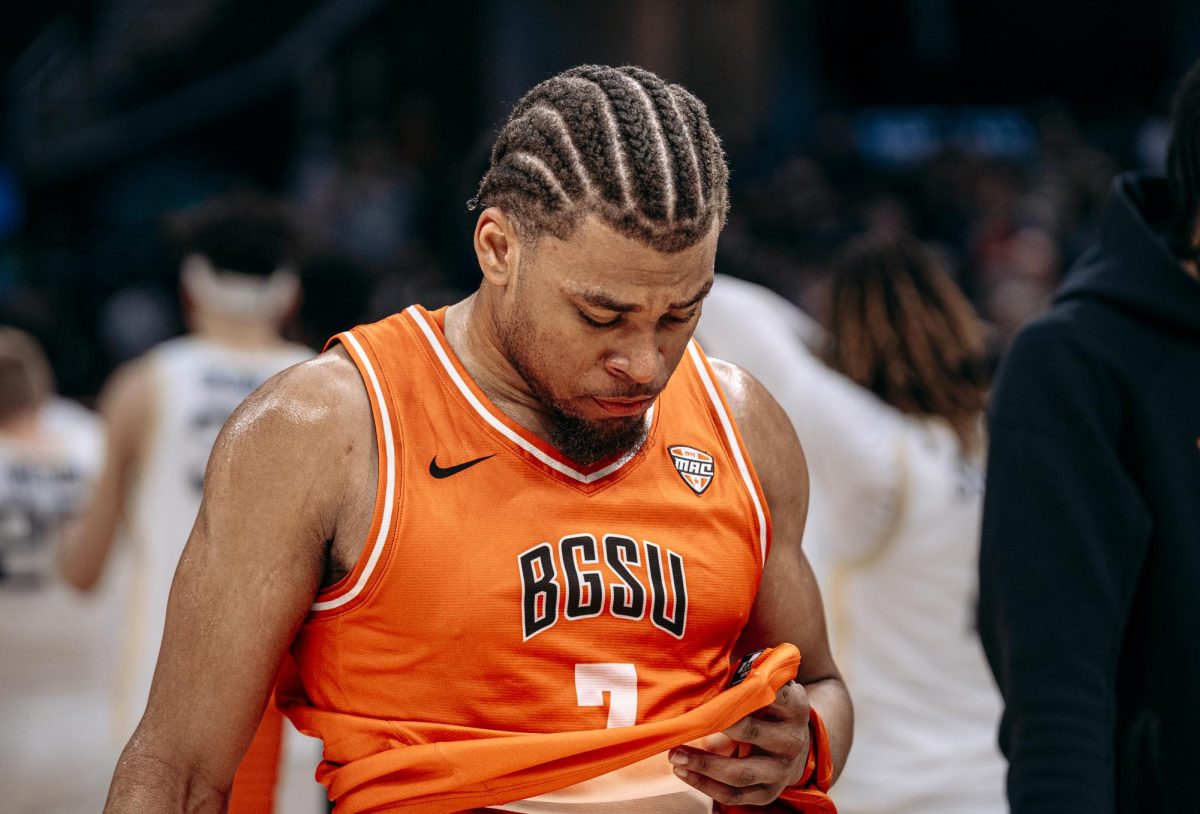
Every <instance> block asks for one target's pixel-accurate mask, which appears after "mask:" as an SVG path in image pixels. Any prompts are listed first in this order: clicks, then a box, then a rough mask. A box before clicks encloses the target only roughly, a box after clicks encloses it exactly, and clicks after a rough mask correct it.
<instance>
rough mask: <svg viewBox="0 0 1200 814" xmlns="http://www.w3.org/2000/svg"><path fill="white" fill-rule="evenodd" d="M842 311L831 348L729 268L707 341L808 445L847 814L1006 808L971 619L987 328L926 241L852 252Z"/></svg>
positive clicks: (996, 711)
mask: <svg viewBox="0 0 1200 814" xmlns="http://www.w3.org/2000/svg"><path fill="white" fill-rule="evenodd" d="M828 302H829V305H830V307H829V308H828V312H829V314H830V320H829V329H830V330H829V335H828V337H826V338H824V339H823V340H818V341H817V343H814V344H818V345H822V346H825V349H827V352H824V353H823V352H822V350H815V349H814V350H810V349H809V348H808V347H807V346H806V345H805V344H804V342H803V341H802V332H806V331H807V332H811V330H812V325H813V323H812V322H811V320H809V319H808V317H807V315H805V314H804V313H803V312H802V311H801V310H800V309H798V308H797V307H796V306H794V305H792V303H790V302H788V301H787V300H785V299H784V298H783V297H780V296H778V295H777V294H775V293H774V292H772V291H769V290H767V289H764V288H762V287H761V286H757V285H754V284H752V283H748V282H745V281H742V280H738V279H735V278H730V277H725V276H723V275H718V277H717V282H716V285H714V286H713V290H712V293H711V294H710V295H709V298H708V300H707V301H706V302H705V306H704V317H703V318H702V319H701V321H700V326H699V327H698V328H697V334H698V336H699V337H700V339H701V341H702V342H703V343H704V347H705V348H706V349H707V350H708V351H710V352H712V353H714V354H716V355H719V356H721V357H722V358H724V359H729V360H730V361H734V362H737V363H739V364H743V365H744V366H745V367H746V369H747V370H749V371H751V372H752V373H753V374H754V375H755V376H757V377H758V378H759V379H760V380H761V381H762V382H763V383H764V384H765V385H767V386H768V387H769V388H770V390H771V392H772V393H773V394H774V395H775V396H776V397H777V398H778V399H779V402H780V404H781V405H783V407H784V409H786V410H787V413H788V415H789V416H790V417H791V419H792V423H793V425H794V426H795V428H796V433H797V435H799V437H800V439H801V442H802V443H803V444H804V450H805V457H806V460H807V461H808V465H809V472H810V475H811V479H812V481H811V482H812V496H813V497H812V507H813V510H812V511H811V512H810V514H809V521H808V524H807V527H806V532H805V544H804V547H805V548H806V549H808V550H809V551H810V556H812V557H813V561H814V570H815V571H816V573H817V574H818V576H819V577H821V578H822V580H821V584H822V585H823V586H824V587H825V592H824V593H825V600H826V609H827V611H828V613H829V623H830V624H829V626H830V635H831V638H832V642H833V652H834V654H835V656H836V657H837V661H838V664H839V666H840V667H841V668H842V670H843V672H844V675H845V678H846V682H847V684H848V685H849V686H850V688H851V690H852V691H853V692H854V707H855V737H854V741H855V743H854V753H853V754H852V755H851V756H850V760H849V761H848V762H847V764H846V768H845V771H844V772H843V773H842V776H841V778H840V779H839V780H838V785H837V787H836V788H835V789H834V792H833V797H834V800H835V802H836V803H837V805H838V809H839V810H840V811H841V812H842V814H909V813H910V812H920V814H1001V812H1004V811H1006V810H1007V806H1006V804H1005V800H1004V761H1003V758H1001V756H1000V752H999V750H998V749H997V747H996V726H997V724H998V722H999V719H1000V695H999V693H998V692H997V690H996V686H995V683H994V682H993V680H992V677H991V675H990V673H989V672H988V668H987V663H986V661H985V659H984V655H983V648H982V646H981V644H980V641H979V636H978V634H977V633H976V631H975V625H974V621H973V620H974V612H975V603H976V599H977V597H978V592H979V578H978V571H977V561H978V555H979V523H980V515H981V513H982V505H983V473H982V466H983V445H984V443H985V439H984V437H983V433H982V431H981V430H982V411H983V401H984V389H985V380H984V376H983V369H984V365H983V360H982V355H983V348H984V345H983V326H982V324H981V323H980V321H979V319H978V317H977V316H976V315H975V313H974V311H973V310H972V308H971V306H970V303H969V302H968V301H967V299H966V297H964V296H963V294H962V292H961V291H959V290H958V288H957V287H956V286H955V285H954V283H953V282H952V281H951V279H950V278H949V277H948V276H947V275H946V274H945V273H944V272H943V271H942V269H941V268H940V266H939V263H938V262H937V261H936V260H935V259H934V258H933V257H932V256H931V255H930V253H929V252H928V251H926V250H925V249H924V247H922V246H921V245H920V244H918V243H917V242H916V241H914V240H912V239H911V238H884V237H879V236H874V235H868V236H863V237H860V238H858V239H857V240H855V241H853V242H851V243H850V244H849V245H848V246H847V247H846V249H845V250H844V251H843V252H842V253H841V255H840V256H839V258H838V259H837V261H836V262H835V263H834V266H833V269H832V274H831V276H830V287H829V298H828ZM823 350H824V349H823ZM822 355H824V357H825V360H823V359H822ZM826 360H827V363H826Z"/></svg>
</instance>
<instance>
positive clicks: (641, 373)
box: [606, 334, 664, 384]
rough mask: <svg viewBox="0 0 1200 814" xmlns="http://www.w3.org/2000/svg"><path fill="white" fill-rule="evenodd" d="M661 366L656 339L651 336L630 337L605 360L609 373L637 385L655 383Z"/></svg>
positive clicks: (661, 361)
mask: <svg viewBox="0 0 1200 814" xmlns="http://www.w3.org/2000/svg"><path fill="white" fill-rule="evenodd" d="M663 364H664V359H663V354H662V351H661V350H660V349H659V347H658V338H657V337H656V336H654V335H653V334H651V335H649V336H645V335H643V336H637V337H630V338H629V340H628V341H627V342H625V343H624V344H623V345H622V346H621V347H620V348H618V349H616V350H614V351H613V352H612V353H610V354H609V356H608V359H607V360H606V367H607V368H608V370H609V372H611V373H613V374H614V375H616V376H619V377H622V378H625V379H629V380H630V381H632V382H635V383H637V384H650V383H651V382H653V381H655V379H657V378H658V375H659V373H660V372H661V370H662V366H663Z"/></svg>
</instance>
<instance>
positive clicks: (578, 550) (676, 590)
mask: <svg viewBox="0 0 1200 814" xmlns="http://www.w3.org/2000/svg"><path fill="white" fill-rule="evenodd" d="M517 563H518V565H519V566H520V572H521V607H522V630H523V631H524V636H525V640H526V641H528V640H529V639H531V638H532V637H534V636H536V635H537V634H539V633H541V632H542V631H544V630H549V629H550V628H552V627H554V625H555V624H557V623H558V620H559V618H560V617H561V618H564V619H567V620H568V621H574V620H576V619H588V618H590V617H593V616H599V615H600V614H602V613H605V612H607V613H610V614H612V615H613V616H615V617H617V618H618V619H643V618H645V617H646V606H647V602H648V603H649V608H650V623H651V624H652V625H654V626H655V627H656V628H658V629H659V630H662V631H665V632H666V633H669V634H671V635H672V636H674V637H675V638H677V639H682V638H683V633H684V631H685V630H686V629H687V580H686V578H685V575H684V568H683V557H681V556H679V555H678V554H676V553H675V552H674V551H671V550H670V549H664V548H662V547H660V546H658V545H656V544H655V543H652V542H650V541H649V540H644V541H643V542H642V545H640V546H639V545H638V543H637V541H636V540H634V539H633V538H632V537H626V536H625V535H623V534H605V535H604V537H603V542H602V543H597V541H596V538H595V537H594V536H593V535H591V534H569V535H567V536H566V537H563V538H562V539H561V540H559V541H558V546H557V547H555V546H552V545H551V544H550V543H541V544H540V545H536V546H534V547H533V548H531V549H529V550H528V551H525V552H524V553H522V554H521V555H520V556H519V557H517Z"/></svg>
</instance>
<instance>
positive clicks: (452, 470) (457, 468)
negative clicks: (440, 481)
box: [429, 453, 496, 478]
mask: <svg viewBox="0 0 1200 814" xmlns="http://www.w3.org/2000/svg"><path fill="white" fill-rule="evenodd" d="M495 457H496V454H495V453H492V454H491V455H484V456H483V457H482V458H476V459H475V460H473V461H467V462H466V463H461V464H455V465H454V466H447V467H445V468H442V467H440V466H438V465H437V456H436V455H434V456H433V458H432V459H431V460H430V461H429V474H430V475H433V476H434V477H435V478H448V477H450V476H451V475H457V474H458V473H459V472H462V471H463V470H464V469H470V468H471V467H473V466H474V465H475V464H479V463H483V462H484V461H486V460H487V459H488V458H495Z"/></svg>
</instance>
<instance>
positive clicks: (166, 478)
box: [62, 195, 323, 814]
mask: <svg viewBox="0 0 1200 814" xmlns="http://www.w3.org/2000/svg"><path fill="white" fill-rule="evenodd" d="M169 230H170V231H171V232H172V237H174V238H175V240H176V241H177V242H178V245H179V247H180V248H181V249H182V253H183V255H182V256H183V259H182V264H181V269H180V286H181V291H182V295H183V300H184V305H185V310H186V315H187V319H188V322H189V327H190V329H191V332H190V333H189V334H188V335H187V336H184V337H180V338H177V339H174V340H170V341H168V342H165V343H163V344H162V345H159V346H158V347H157V348H155V349H153V350H151V351H150V352H149V353H148V354H146V355H145V356H143V357H141V358H139V359H136V360H134V361H132V362H130V363H129V364H127V365H126V366H124V367H122V368H121V369H119V370H118V371H117V372H116V373H115V374H114V375H113V378H112V380H111V381H110V382H109V383H108V385H107V386H106V388H105V391H104V392H103V393H102V395H101V399H100V404H101V411H102V413H103V415H104V418H105V420H106V422H107V426H108V429H109V437H110V441H109V454H108V456H107V459H106V463H105V467H104V471H103V474H102V477H101V479H100V483H99V486H98V489H97V493H96V497H95V500H94V501H93V502H92V503H91V505H90V506H89V508H88V510H87V511H86V512H85V514H84V516H83V517H82V519H81V521H80V523H79V524H77V526H75V527H74V528H73V529H72V533H71V534H70V535H69V537H68V546H67V548H66V549H65V551H64V556H63V558H62V564H63V571H64V574H65V575H66V576H67V578H68V579H69V580H70V582H71V583H72V584H74V585H75V586H76V587H78V588H80V589H84V590H86V589H88V588H90V587H91V586H92V585H93V584H94V583H95V581H96V579H97V578H98V576H99V574H100V573H101V570H102V568H103V567H104V564H105V561H106V560H107V559H108V557H109V552H110V551H111V550H112V546H113V541H114V539H115V538H116V536H117V527H118V525H122V524H123V527H124V531H125V532H126V534H127V536H128V540H129V542H130V544H131V548H132V556H133V559H134V577H133V588H132V592H131V596H130V601H129V608H128V611H127V621H126V622H125V623H124V624H123V626H122V627H123V633H124V636H125V641H124V643H123V644H122V656H123V659H124V664H123V666H122V669H121V674H120V676H119V684H118V690H117V698H116V704H115V705H116V714H117V718H118V724H119V728H120V731H121V732H123V733H124V734H123V735H122V739H124V738H127V737H128V735H129V733H132V732H133V730H134V728H135V727H136V725H137V722H138V719H139V718H140V717H141V714H142V711H143V709H144V708H145V703H146V698H147V697H148V695H149V692H150V684H151V677H152V676H153V673H154V664H155V662H156V660H157V658H158V648H159V642H160V640H161V639H162V628H163V620H164V618H165V616H166V608H167V595H168V591H169V590H170V586H171V579H172V576H173V575H174V573H175V567H176V563H177V562H178V561H179V555H180V552H181V551H182V550H183V544H184V542H185V541H186V540H187V537H188V532H189V531H190V530H191V525H192V520H193V519H194V518H195V516H196V511H197V509H198V507H199V505H200V497H201V491H202V489H203V483H204V466H205V462H206V461H207V459H208V454H209V451H210V450H211V449H212V444H213V440H214V439H215V438H216V435H217V432H218V430H219V429H220V427H221V425H222V424H223V423H224V422H225V419H226V418H228V417H229V414H230V413H231V412H233V410H234V408H235V407H237V405H238V404H239V403H240V402H241V401H242V400H243V399H244V398H245V397H246V396H248V395H249V394H250V393H251V392H252V391H253V390H254V389H255V388H256V387H258V386H259V385H260V384H262V383H263V381H265V380H266V379H267V378H268V377H270V376H271V375H273V374H274V373H276V372H278V371H279V370H281V369H283V368H285V367H288V366H289V365H293V364H295V363H297V362H300V361H303V360H305V359H308V358H310V357H311V356H312V354H311V352H310V351H309V350H308V349H307V348H304V347H302V346H299V345H294V344H291V343H288V342H285V341H284V340H283V339H282V338H281V336H280V330H281V328H282V326H283V323H284V321H285V320H286V319H287V317H288V316H289V315H290V314H291V313H292V311H293V310H294V309H295V308H296V306H297V305H298V297H299V295H300V291H299V284H298V282H297V277H296V273H295V272H294V271H293V269H292V267H291V265H290V263H291V262H292V260H291V253H292V252H293V246H294V244H295V242H296V241H295V236H294V233H293V227H292V226H291V223H290V221H289V218H288V216H287V213H286V212H285V211H284V210H283V209H282V208H281V207H280V206H279V205H278V204H276V203H275V202H273V201H271V200H269V199H265V198H260V197H257V196H248V195H239V196H234V197H229V198H221V199H215V200H212V201H210V202H208V203H205V204H202V205H200V206H199V207H196V208H194V209H192V210H189V211H186V212H184V213H181V214H179V215H177V216H175V217H174V218H173V219H172V220H171V221H170V222H169ZM272 712H273V710H272ZM281 723H282V722H281V721H280V720H279V719H278V718H274V719H273V723H272V720H270V719H269V720H268V721H267V723H266V724H264V727H265V728H266V729H270V728H271V727H272V726H273V727H275V728H276V729H277V728H278V727H279V726H280V725H281ZM288 728H289V729H291V727H290V726H289V727H288ZM277 735H278V732H277V731H276V732H274V733H264V737H266V738H267V741H268V742H269V743H270V742H277V740H278V738H277ZM305 741H308V739H300V737H299V735H298V734H293V736H290V739H289V741H288V743H289V745H291V746H292V748H290V749H289V750H288V760H289V761H292V760H294V762H295V763H296V764H297V766H296V770H295V773H294V774H293V775H292V777H294V778H296V779H293V780H289V781H287V782H285V783H284V786H283V787H282V788H281V791H282V792H283V793H284V795H288V794H296V795H299V797H300V799H299V800H297V801H296V802H294V803H291V804H289V805H286V806H284V805H282V800H281V806H280V809H279V810H281V811H287V812H289V814H291V812H306V811H318V810H323V805H322V804H321V796H322V794H321V792H320V789H319V787H317V785H316V784H315V783H314V782H313V781H312V772H313V769H314V767H315V766H316V764H317V762H318V760H319V747H318V746H317V745H316V744H315V743H311V742H305ZM254 754H256V755H257V754H259V753H258V751H257V750H256V751H255V752H254ZM274 757H276V755H273V754H270V753H269V752H268V754H267V755H266V756H265V759H266V761H267V763H268V767H267V768H266V769H264V770H262V771H259V767H258V766H257V764H255V766H247V769H246V770H247V771H248V772H249V773H250V774H249V779H251V780H252V782H251V785H252V786H254V787H258V788H261V787H262V786H263V785H264V782H262V778H266V783H265V785H266V786H268V788H267V790H266V791H265V792H255V793H254V795H253V796H255V797H258V798H261V797H262V796H263V795H264V794H268V795H269V794H270V793H271V788H273V785H272V784H273V782H274V777H275V773H274V771H273V770H272V768H273V765H274V764H273V760H274ZM255 779H257V782H255ZM266 810H267V811H269V810H270V808H269V806H268V807H267V808H266Z"/></svg>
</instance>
